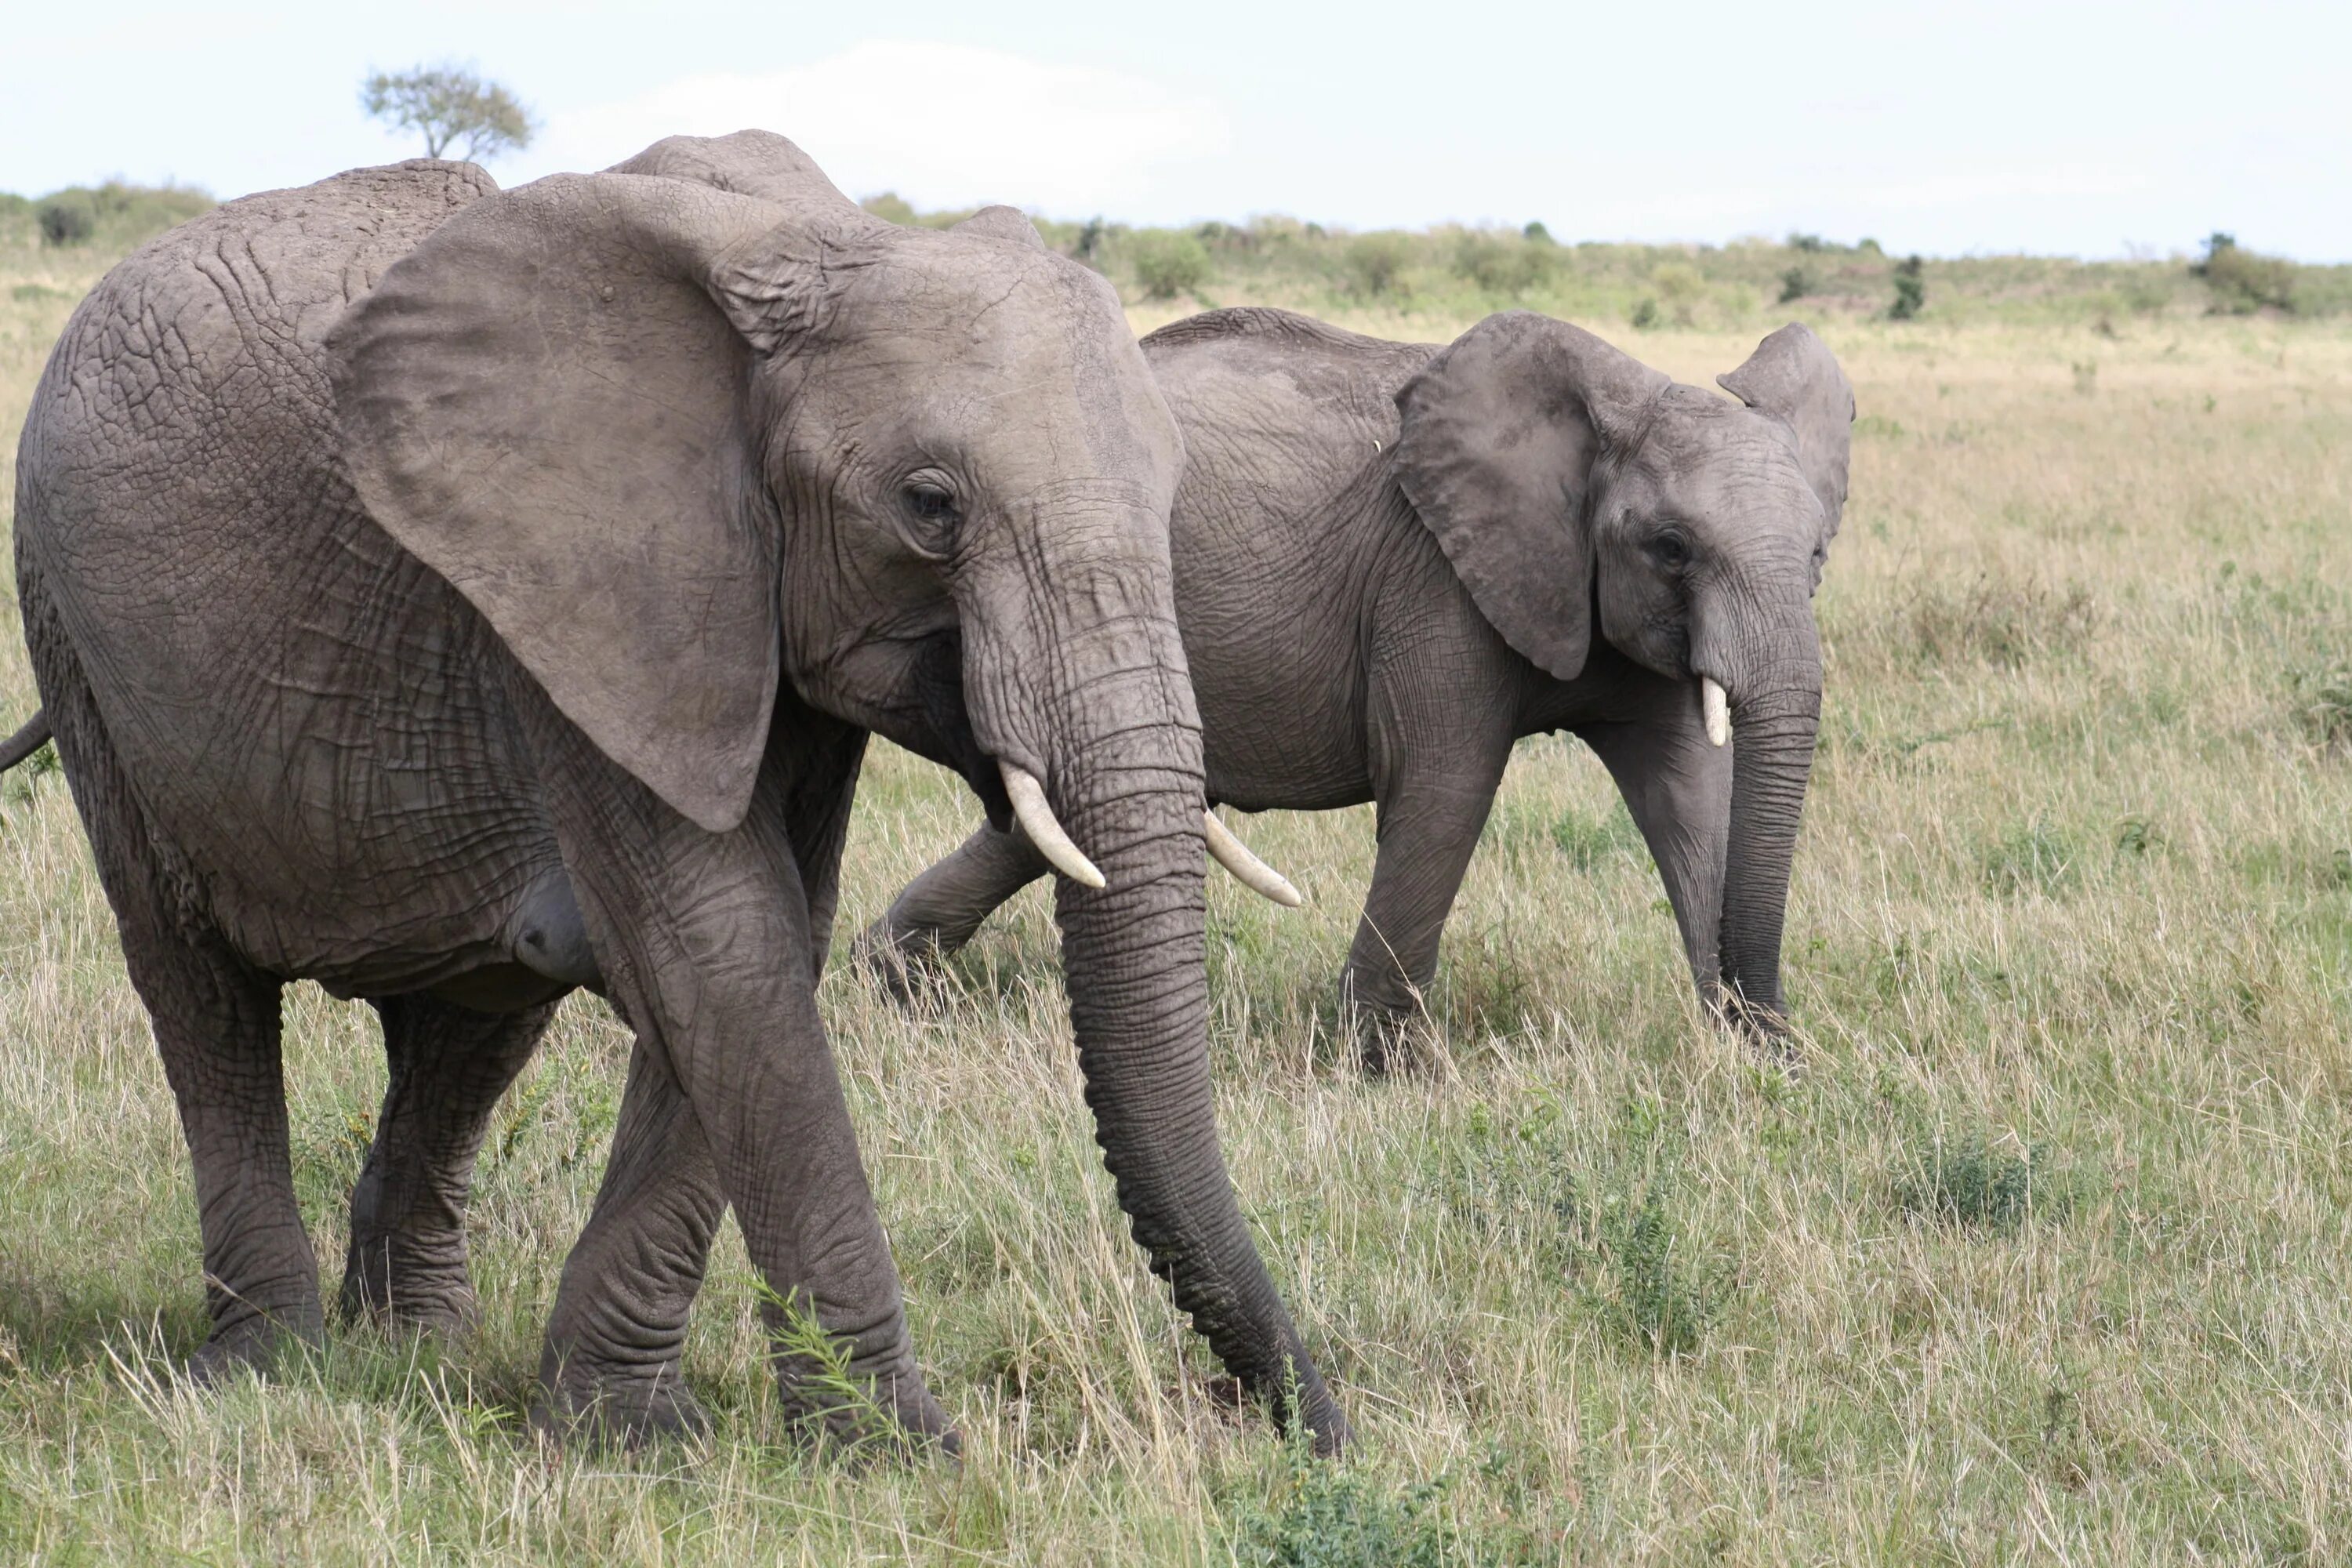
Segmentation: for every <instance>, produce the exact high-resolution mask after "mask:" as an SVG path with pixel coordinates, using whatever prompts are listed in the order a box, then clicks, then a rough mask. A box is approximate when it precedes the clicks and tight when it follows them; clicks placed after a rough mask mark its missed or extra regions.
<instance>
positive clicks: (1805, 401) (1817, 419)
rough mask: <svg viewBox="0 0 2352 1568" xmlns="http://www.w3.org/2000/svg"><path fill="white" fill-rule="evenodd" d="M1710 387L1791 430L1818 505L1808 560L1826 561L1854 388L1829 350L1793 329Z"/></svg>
mask: <svg viewBox="0 0 2352 1568" xmlns="http://www.w3.org/2000/svg"><path fill="white" fill-rule="evenodd" d="M1715 384H1717V386H1720V387H1721V388H1723V390H1724V391H1726V392H1728V393H1730V394H1731V395H1733V396H1735V397H1737V398H1738V399H1739V401H1740V402H1742V403H1745V404H1746V405H1748V407H1750V408H1753V409H1755V410H1756V411H1757V412H1759V413H1760V414H1769V415H1771V416H1773V417H1774V418H1777V419H1779V420H1780V421H1781V422H1782V423H1784V424H1786V425H1787V426H1789V429H1790V433H1791V434H1792V435H1794V436H1795V437H1796V438H1797V464H1798V467H1800V468H1802V469H1803V470H1804V473H1805V482H1806V483H1807V484H1809V485H1811V487H1812V489H1813V494H1814V495H1815V496H1817V497H1819V498H1820V499H1821V503H1822V520H1823V521H1822V538H1821V542H1820V546H1819V548H1818V549H1816V551H1815V552H1814V555H1813V559H1814V562H1815V564H1816V568H1817V570H1818V565H1819V563H1820V562H1822V560H1824V559H1826V558H1827V556H1828V554H1829V547H1830V541H1831V539H1832V538H1833V537H1835V536H1836V533H1837V531H1838V519H1839V518H1840V517H1841V516H1842V515H1843V513H1844V511H1845V493H1846V460H1847V456H1848V453H1849V452H1850V451H1851V449H1852V443H1853V383H1851V382H1849V381H1847V380H1846V378H1845V372H1844V371H1843V370H1842V369H1840V368H1839V367H1838V362H1837V356H1836V355H1835V354H1833V353H1830V350H1829V345H1828V344H1827V343H1824V342H1822V340H1821V339H1819V338H1817V337H1815V336H1814V335H1813V334H1812V331H1811V329H1810V328H1808V327H1805V326H1803V325H1802V324H1801V323H1799V322H1796V321H1791V322H1790V323H1789V324H1788V325H1787V326H1785V327H1782V328H1781V329H1780V331H1777V332H1774V333H1773V334H1772V335H1771V336H1770V337H1769V338H1766V339H1765V340H1764V341H1763V342H1760V343H1759V344H1757V345H1756V352H1755V353H1752V354H1749V355H1748V362H1747V363H1745V364H1743V365H1741V366H1740V367H1739V368H1738V370H1735V371H1731V372H1729V373H1727V374H1723V375H1718V376H1717V377H1716V378H1715Z"/></svg>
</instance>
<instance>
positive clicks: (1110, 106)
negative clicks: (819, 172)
mask: <svg viewBox="0 0 2352 1568" xmlns="http://www.w3.org/2000/svg"><path fill="white" fill-rule="evenodd" d="M747 126H756V127H759V128H761V129H762V130H768V131H774V132H779V133H781V134H782V135H785V136H789V137H791V138H792V139H793V141H795V142H799V143H800V144H801V146H802V147H803V148H804V149H806V151H807V152H808V153H809V154H810V156H812V157H814V159H815V160H816V161H817V163H819V164H820V165H821V166H822V167H823V168H824V172H825V173H826V174H829V175H831V176H832V178H833V181H834V183H835V184H837V185H839V186H840V187H841V188H842V189H843V190H845V191H847V192H849V193H850V194H851V195H872V194H874V193H876V192H877V191H883V190H895V191H897V192H898V193H899V194H900V195H903V196H905V197H907V198H908V200H910V201H912V202H914V203H915V204H916V205H918V206H927V207H946V206H970V205H976V204H979V203H982V202H992V201H994V202H1010V203H1012V204H1013V205H1015V206H1021V207H1027V208H1034V209H1043V210H1045V211H1047V212H1051V213H1055V214H1073V213H1087V212H1094V211H1098V210H1099V211H1108V212H1112V213H1117V214H1122V215H1123V214H1127V213H1130V212H1133V211H1135V210H1136V209H1137V208H1138V207H1139V205H1143V204H1144V201H1145V200H1146V199H1148V195H1149V193H1150V189H1151V187H1152V186H1153V185H1154V184H1155V183H1156V182H1157V181H1158V179H1159V178H1160V176H1161V175H1163V174H1168V173H1172V172H1174V171H1175V170H1176V169H1178V168H1179V167H1181V165H1184V164H1187V163H1194V162H1195V161H1197V160H1205V159H1213V158H1215V157H1216V156H1218V155H1219V154H1221V153H1223V152H1224V151H1225V150H1226V148H1227V146H1228V144H1229V142H1230V132H1229V130H1228V128H1227V122H1226V119H1225V114H1224V111H1223V109H1222V108H1221V107H1220V106H1219V105H1218V104H1217V103H1216V102H1214V101H1213V100H1209V99H1204V98H1197V97H1192V96H1190V95H1187V94H1184V93H1181V92H1178V91H1175V90H1172V89H1170V88H1168V87H1167V86H1165V85H1163V84H1161V83H1159V82H1156V81H1152V80H1150V79H1146V78H1141V77H1136V76H1130V75H1127V74H1125V73H1123V72H1119V71H1113V70H1104V69H1098V68H1093V67H1087V66H1072V65H1056V64H1049V63H1046V62H1045V61H1040V60H1034V59H1028V58H1023V57H1021V56H1018V55H1010V54H1004V53H1001V52H999V51H997V50H994V49H982V48H971V47H964V46H962V45H957V44H939V43H922V42H892V41H881V40H875V41H868V42H865V43H860V44H856V45H854V46H852V47H849V48H848V49H845V50H844V51H843V52H842V53H840V54H837V55H833V56H829V57H827V58H824V59H821V60H818V61H816V62H814V64H811V65H806V66H799V67H794V68H792V69H789V70H777V71H763V72H756V73H741V72H726V73H720V74H715V75H709V76H694V77H686V78H682V79H677V80H675V81H670V82H666V83H664V84H662V85H661V86H659V87H656V88H654V89H650V90H648V91H646V92H643V93H639V94H638V95H636V96H635V97H634V98H629V99H625V100H621V101H619V102H615V103H608V104H601V105H597V106H594V107H592V108H588V109H583V110H572V111H570V112H564V113H558V114H556V115H554V116H552V117H551V120H550V122H549V124H548V127H547V131H546V133H545V134H544V136H543V137H542V138H541V140H540V142H538V143H537V144H536V145H535V146H534V147H533V148H532V149H531V153H530V158H529V160H528V161H529V163H530V164H531V165H532V167H531V170H530V172H531V173H533V174H538V173H544V172H549V171H551V170H555V169H597V168H603V167H604V166H606V165H608V164H611V163H618V162H619V161H620V160H622V159H623V158H625V157H627V156H628V155H629V154H631V153H635V152H636V151H638V150H639V149H641V148H643V147H645V146H646V145H648V144H650V143H651V142H656V141H659V140H660V139H661V138H662V137H664V136H674V135H680V134H686V135H698V136H719V135H724V134H726V133H727V132H730V131H740V130H742V129H744V128H745V127H747ZM521 162H523V160H520V159H518V160H516V163H521ZM516 173H517V174H518V175H520V174H521V171H520V169H517V171H516Z"/></svg>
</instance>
